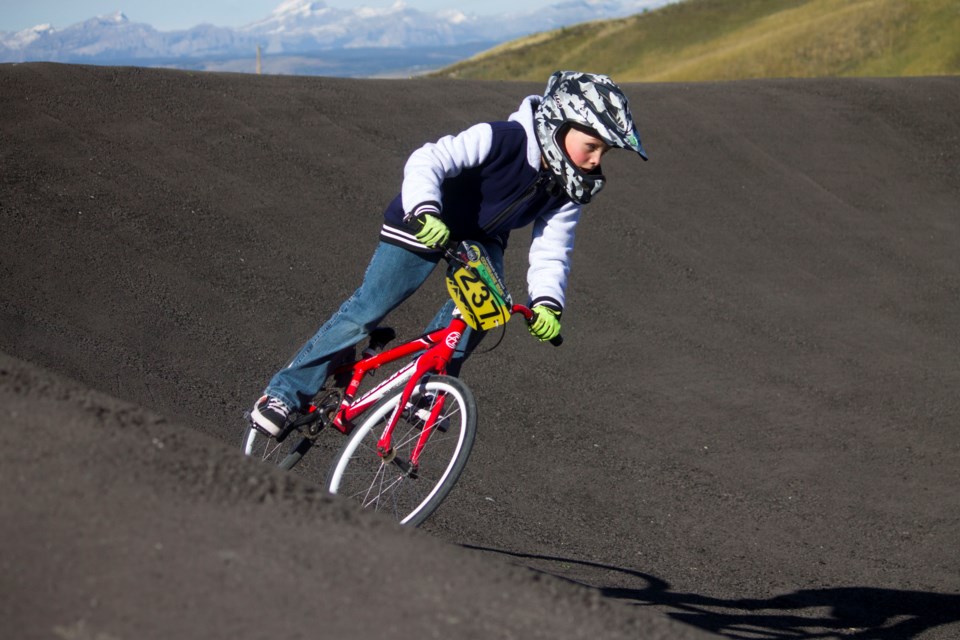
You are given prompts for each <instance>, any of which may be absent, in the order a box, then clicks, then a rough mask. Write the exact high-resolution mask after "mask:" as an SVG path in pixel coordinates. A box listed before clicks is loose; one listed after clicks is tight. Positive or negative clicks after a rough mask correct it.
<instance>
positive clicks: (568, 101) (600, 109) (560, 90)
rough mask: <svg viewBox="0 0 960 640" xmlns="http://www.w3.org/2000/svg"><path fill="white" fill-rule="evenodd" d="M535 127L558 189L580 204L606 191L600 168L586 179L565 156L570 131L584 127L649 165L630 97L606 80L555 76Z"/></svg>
mask: <svg viewBox="0 0 960 640" xmlns="http://www.w3.org/2000/svg"><path fill="white" fill-rule="evenodd" d="M534 123H535V127H536V131H537V140H538V142H539V143H540V150H541V152H542V153H543V158H544V160H545V162H546V164H547V167H548V168H549V169H550V171H551V172H552V173H553V176H554V179H555V180H556V182H557V184H558V185H559V186H560V187H561V188H562V189H563V191H564V192H565V193H566V194H567V195H568V196H569V197H570V199H571V200H573V201H574V202H576V203H578V204H586V203H588V202H590V199H591V198H592V197H593V196H595V195H596V194H597V193H599V191H600V190H601V189H603V186H604V184H605V183H606V178H604V177H603V173H602V172H601V171H600V167H597V168H596V169H594V170H593V171H591V172H590V173H586V172H584V171H581V170H580V168H579V167H577V166H576V165H575V164H574V163H573V162H572V161H571V160H570V158H569V157H568V156H567V154H566V151H564V146H563V138H564V136H565V135H566V132H567V130H568V129H569V128H570V127H571V126H579V127H586V128H587V129H590V130H592V131H594V132H596V134H597V136H599V137H600V138H601V139H602V140H603V141H604V142H606V143H607V144H608V145H610V146H611V147H619V148H621V149H629V150H632V151H636V152H637V153H638V154H640V157H641V158H643V159H644V160H646V159H647V152H646V151H644V149H643V145H642V144H641V142H640V135H639V133H638V132H637V128H636V125H635V124H634V122H633V116H632V115H631V114H630V106H629V104H628V101H627V96H626V95H624V93H623V91H621V90H620V87H618V86H617V85H616V83H614V81H613V80H611V79H610V78H609V77H608V76H605V75H600V74H594V73H581V72H577V71H557V72H556V73H554V74H553V75H552V76H550V79H549V80H548V81H547V89H546V91H545V92H544V94H543V100H542V101H541V103H540V106H539V107H538V108H537V110H536V111H535V113H534Z"/></svg>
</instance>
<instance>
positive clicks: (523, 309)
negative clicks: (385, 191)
mask: <svg viewBox="0 0 960 640" xmlns="http://www.w3.org/2000/svg"><path fill="white" fill-rule="evenodd" d="M415 222H420V220H419V219H415ZM421 226H422V222H421ZM459 244H460V243H459V242H458V241H455V240H451V241H449V242H448V243H447V244H446V245H445V246H443V247H438V249H440V250H441V251H442V252H443V257H444V259H445V260H446V261H447V262H456V263H457V264H459V265H462V266H465V267H468V268H469V267H470V265H469V264H468V263H466V262H464V261H463V259H461V258H460V257H459V256H458V255H457V253H456V251H455V249H456V247H457V246H458V245H459ZM510 313H511V314H514V313H518V314H520V315H522V316H523V318H524V320H526V321H527V325H531V324H533V317H534V313H533V310H532V309H530V308H529V307H527V306H525V305H522V304H515V305H513V306H512V307H511V308H510ZM550 344H552V345H553V346H555V347H559V346H560V345H562V344H563V336H562V335H558V336H556V337H554V338H551V339H550Z"/></svg>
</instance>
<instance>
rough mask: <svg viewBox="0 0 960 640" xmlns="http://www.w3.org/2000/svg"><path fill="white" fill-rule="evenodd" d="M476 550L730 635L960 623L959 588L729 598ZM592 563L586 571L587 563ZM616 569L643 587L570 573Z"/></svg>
mask: <svg viewBox="0 0 960 640" xmlns="http://www.w3.org/2000/svg"><path fill="white" fill-rule="evenodd" d="M464 546H465V547H466V548H468V549H473V550H476V551H483V552H491V553H497V554H501V555H505V556H511V557H513V558H517V559H518V560H519V561H521V562H522V564H524V565H525V566H527V567H529V568H531V569H533V570H534V571H538V572H540V573H544V574H547V575H550V576H553V577H556V578H560V579H562V580H566V581H568V582H572V583H575V584H578V585H581V586H585V587H589V588H592V589H597V590H598V591H599V592H600V593H601V594H602V595H603V596H604V597H606V598H611V599H617V600H622V601H624V602H626V603H628V604H633V605H637V606H656V607H658V608H661V609H663V610H664V611H665V612H666V613H667V615H669V616H670V617H671V618H673V619H674V620H677V621H679V622H683V623H685V624H689V625H691V626H694V627H697V628H699V629H702V630H704V631H710V632H712V633H715V634H718V635H720V636H723V637H727V638H737V639H743V640H747V639H750V640H781V639H787V638H789V639H801V640H802V639H809V638H840V637H842V638H857V639H860V640H867V639H869V640H912V639H916V638H920V636H921V634H923V633H924V632H926V631H929V630H931V629H935V628H937V627H940V626H946V625H949V624H953V623H960V594H946V593H928V592H922V591H901V590H896V589H877V588H871V587H835V588H830V587H825V588H820V589H802V590H799V591H794V592H792V593H788V594H784V595H779V596H772V597H770V598H757V599H747V598H744V599H725V598H713V597H710V596H703V595H698V594H695V593H680V592H674V591H672V590H671V587H670V583H669V582H667V581H666V580H663V579H661V578H658V577H656V576H653V575H650V574H647V573H643V572H641V571H635V570H633V569H624V568H621V567H615V566H612V565H606V564H600V563H595V562H587V561H582V560H574V559H571V558H561V557H556V556H542V555H535V554H523V553H515V552H509V551H501V550H499V549H491V548H488V547H478V546H471V545H464ZM581 569H582V570H586V571H581ZM587 571H589V573H590V574H594V573H597V572H599V574H601V575H604V574H618V577H617V579H616V582H620V583H622V582H627V581H632V580H633V579H638V580H640V581H642V582H643V583H645V586H643V587H640V588H627V587H622V586H616V587H610V586H603V585H602V584H594V583H595V582H598V581H599V580H598V579H597V578H592V577H591V578H589V579H584V578H583V577H571V575H570V574H581V575H582V574H584V573H586V572H587Z"/></svg>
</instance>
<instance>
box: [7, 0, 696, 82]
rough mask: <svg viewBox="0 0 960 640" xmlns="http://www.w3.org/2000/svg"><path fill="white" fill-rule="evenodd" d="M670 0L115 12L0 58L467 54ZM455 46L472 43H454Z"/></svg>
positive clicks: (11, 38) (39, 34) (302, 2)
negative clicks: (494, 7)
mask: <svg viewBox="0 0 960 640" xmlns="http://www.w3.org/2000/svg"><path fill="white" fill-rule="evenodd" d="M676 1H677V0H568V1H566V2H560V3H558V4H554V5H551V6H549V7H547V8H546V9H539V10H535V11H518V12H512V13H509V14H504V15H499V16H477V15H471V14H465V13H463V12H461V11H457V10H445V11H437V12H431V13H427V12H422V11H418V10H416V9H411V8H409V7H407V5H406V4H405V3H404V2H403V1H402V0H398V1H397V2H395V3H394V4H393V5H392V6H391V7H389V8H385V9H375V8H365V7H361V8H358V9H337V8H334V7H329V6H327V4H326V3H324V2H313V1H311V0H284V1H283V2H282V3H281V4H279V5H278V6H277V7H276V8H275V9H274V10H273V12H272V13H271V14H270V15H269V16H267V17H265V18H263V19H262V20H258V21H256V22H253V23H251V24H248V25H245V26H243V27H239V28H236V29H230V28H226V27H216V26H213V25H209V24H203V25H199V26H196V27H193V28H191V29H186V30H180V31H165V32H164V31H157V30H156V29H154V28H153V27H151V26H150V25H147V24H143V23H136V22H131V21H130V20H129V19H128V18H127V16H125V15H124V14H123V13H121V12H117V13H115V14H112V15H106V16H100V17H96V18H91V19H89V20H86V21H84V22H80V23H77V24H74V25H70V26H68V27H65V28H63V29H58V28H55V27H53V26H51V25H49V24H44V25H38V26H36V27H32V28H30V29H24V30H22V31H18V32H0V62H24V61H35V60H36V61H39V60H44V61H53V62H73V63H93V64H140V65H149V64H152V65H163V66H191V65H192V66H193V67H200V68H204V67H203V65H202V64H200V61H203V60H214V59H219V60H226V59H229V58H231V57H234V58H239V57H243V58H249V57H250V52H251V51H254V50H256V49H257V48H258V47H259V48H261V49H262V51H263V52H264V54H265V55H267V56H291V55H301V56H302V55H305V54H311V53H313V54H317V53H318V52H331V51H344V50H348V49H364V48H393V49H410V50H413V49H423V48H433V49H434V50H435V49H436V48H438V47H458V49H457V50H458V51H470V52H472V51H475V50H480V49H482V48H484V47H485V46H492V45H493V44H496V43H498V42H503V41H505V40H509V39H512V38H517V37H520V36H523V35H526V34H529V33H535V32H538V31H545V30H550V29H556V28H559V27H562V26H566V25H570V24H575V23H579V22H586V21H589V20H601V19H609V18H616V17H622V16H627V15H631V14H634V13H640V12H643V11H646V10H650V9H655V8H658V7H661V6H663V5H665V4H669V3H671V2H676ZM465 45H470V46H472V49H471V48H469V47H468V48H467V49H464V46H465ZM461 55H469V53H465V54H461ZM178 62H179V63H181V64H178ZM449 62H450V61H446V62H444V63H445V64H447V63H449Z"/></svg>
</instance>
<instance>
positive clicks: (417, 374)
mask: <svg viewBox="0 0 960 640" xmlns="http://www.w3.org/2000/svg"><path fill="white" fill-rule="evenodd" d="M466 327H467V323H466V322H464V320H463V319H462V318H460V317H458V316H456V315H455V316H454V317H453V318H452V319H451V320H450V324H448V325H447V326H446V327H443V328H441V329H437V330H436V331H432V332H430V333H427V334H424V335H422V336H420V337H419V338H417V339H415V340H411V341H409V342H406V343H404V344H401V345H398V346H396V347H393V348H391V349H388V350H386V351H384V352H382V353H379V354H376V355H373V356H370V357H367V358H363V359H361V360H358V361H357V362H354V363H351V364H347V365H344V366H342V367H340V368H338V369H337V371H336V373H338V374H345V373H349V374H350V381H349V382H348V383H347V386H346V389H345V390H344V394H343V398H342V400H341V401H340V406H339V408H338V409H337V412H336V414H335V416H334V418H333V426H334V427H335V428H336V429H337V430H339V431H340V432H342V433H344V434H348V433H350V431H352V430H353V428H354V424H353V422H354V420H355V419H356V418H357V417H359V416H360V415H362V414H363V413H364V412H365V411H366V410H367V409H369V408H370V407H372V406H373V405H374V404H375V403H376V402H377V401H378V400H379V399H380V398H382V397H383V396H384V395H386V394H387V393H388V392H390V391H392V390H393V389H395V388H397V387H398V386H400V385H401V384H404V385H405V386H404V389H403V393H402V395H401V397H400V402H399V403H398V405H397V409H396V411H394V413H393V415H392V416H391V418H390V422H389V424H388V425H387V427H386V428H385V429H384V432H383V433H382V434H381V436H380V440H379V441H378V442H377V453H378V454H379V455H380V457H381V458H384V459H390V458H391V456H392V455H393V447H392V446H391V439H392V436H393V430H394V428H395V427H396V425H397V422H398V421H399V419H400V414H401V413H402V411H403V408H404V407H405V406H406V404H407V402H409V400H410V397H411V396H412V395H413V391H414V389H415V388H416V386H417V384H418V383H419V382H420V381H421V380H422V379H423V377H424V376H425V375H427V374H429V373H436V374H443V373H445V372H446V370H447V364H449V362H450V359H451V358H452V357H453V354H454V351H455V350H456V348H457V345H459V344H460V341H461V340H462V338H463V331H464V329H466ZM421 351H422V352H423V353H421V354H420V355H419V356H418V357H417V358H416V359H415V360H413V361H412V362H410V363H409V364H407V365H404V366H403V367H402V368H401V369H399V370H398V371H396V372H395V373H393V374H392V375H391V376H390V377H389V378H387V379H386V380H384V381H382V382H381V383H380V384H378V385H376V386H375V387H374V388H372V389H370V390H369V391H367V392H366V393H364V394H362V395H361V396H360V397H359V398H355V396H356V394H357V391H358V389H359V388H360V384H361V383H362V382H363V380H364V379H365V378H366V376H367V375H368V374H370V373H371V372H373V371H375V370H377V369H379V368H380V367H382V366H383V365H386V364H390V363H391V362H396V361H397V360H400V359H402V358H406V357H409V356H412V355H414V354H416V353H419V352H421ZM442 410H443V401H442V398H439V399H438V402H436V403H435V404H434V406H433V408H432V409H431V412H430V417H429V418H428V419H427V420H426V421H425V426H424V429H423V431H422V432H421V434H420V438H419V441H418V442H417V445H416V446H415V448H414V453H413V456H412V458H411V460H410V462H411V464H412V465H414V467H415V466H416V464H417V461H418V459H419V455H420V452H421V451H422V450H423V447H424V445H425V444H426V442H427V440H429V438H430V435H431V433H433V427H434V424H435V423H436V420H437V418H438V417H439V415H440V412H441V411H442Z"/></svg>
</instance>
